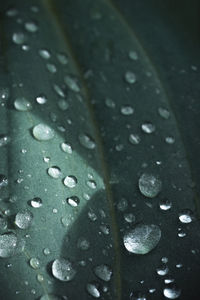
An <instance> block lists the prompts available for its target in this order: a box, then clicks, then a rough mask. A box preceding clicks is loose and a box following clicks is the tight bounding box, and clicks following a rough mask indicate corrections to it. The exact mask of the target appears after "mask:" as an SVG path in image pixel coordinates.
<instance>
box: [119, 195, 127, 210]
mask: <svg viewBox="0 0 200 300" xmlns="http://www.w3.org/2000/svg"><path fill="white" fill-rule="evenodd" d="M127 207H128V201H127V200H126V199H125V198H122V199H120V200H119V202H118V203H117V208H118V210H119V211H125V210H126V209H127Z"/></svg>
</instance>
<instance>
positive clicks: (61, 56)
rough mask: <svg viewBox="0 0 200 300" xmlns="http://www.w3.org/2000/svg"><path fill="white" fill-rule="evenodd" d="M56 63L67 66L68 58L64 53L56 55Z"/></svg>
mask: <svg viewBox="0 0 200 300" xmlns="http://www.w3.org/2000/svg"><path fill="white" fill-rule="evenodd" d="M56 57H57V59H58V61H59V62H60V63H61V64H62V65H67V64H68V57H67V55H66V54H64V53H57V55H56Z"/></svg>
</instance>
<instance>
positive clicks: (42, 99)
mask: <svg viewBox="0 0 200 300" xmlns="http://www.w3.org/2000/svg"><path fill="white" fill-rule="evenodd" d="M36 102H37V103H38V104H45V103H46V102H47V97H46V96H45V95H44V94H40V95H38V96H37V97H36Z"/></svg>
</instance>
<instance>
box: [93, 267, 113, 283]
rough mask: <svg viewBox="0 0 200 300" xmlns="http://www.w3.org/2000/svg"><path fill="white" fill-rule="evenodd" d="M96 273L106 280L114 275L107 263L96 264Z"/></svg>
mask: <svg viewBox="0 0 200 300" xmlns="http://www.w3.org/2000/svg"><path fill="white" fill-rule="evenodd" d="M94 273H95V275H96V276H97V277H98V278H100V279H102V280H104V281H110V279H111V276H112V270H111V268H110V267H109V266H107V265H99V266H96V267H95V268H94Z"/></svg>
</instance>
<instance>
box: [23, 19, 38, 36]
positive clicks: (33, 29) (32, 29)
mask: <svg viewBox="0 0 200 300" xmlns="http://www.w3.org/2000/svg"><path fill="white" fill-rule="evenodd" d="M24 27H25V29H26V30H27V31H29V32H32V33H34V32H36V31H38V25H37V24H36V22H34V21H28V22H26V23H25V24H24Z"/></svg>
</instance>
